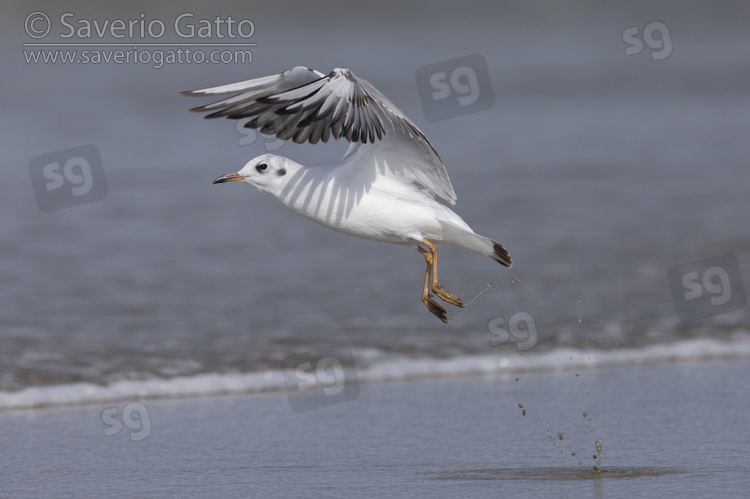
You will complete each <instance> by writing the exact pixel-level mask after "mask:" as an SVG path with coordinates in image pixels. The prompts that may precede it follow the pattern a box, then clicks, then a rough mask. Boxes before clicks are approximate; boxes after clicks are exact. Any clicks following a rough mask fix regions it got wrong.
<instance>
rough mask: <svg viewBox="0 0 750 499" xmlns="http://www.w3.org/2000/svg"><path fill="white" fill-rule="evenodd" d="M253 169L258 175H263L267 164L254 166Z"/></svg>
mask: <svg viewBox="0 0 750 499" xmlns="http://www.w3.org/2000/svg"><path fill="white" fill-rule="evenodd" d="M255 169H256V170H258V172H259V173H263V172H264V171H266V170H268V164H267V163H260V164H258V165H256V166H255Z"/></svg>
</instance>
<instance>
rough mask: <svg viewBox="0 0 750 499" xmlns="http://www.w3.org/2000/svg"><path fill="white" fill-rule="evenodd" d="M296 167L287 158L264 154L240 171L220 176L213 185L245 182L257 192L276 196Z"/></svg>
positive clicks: (249, 162)
mask: <svg viewBox="0 0 750 499" xmlns="http://www.w3.org/2000/svg"><path fill="white" fill-rule="evenodd" d="M297 167H298V165H297V164H296V163H294V162H292V161H291V160H289V159H287V158H284V157H281V156H276V155H275V154H264V155H262V156H258V157H257V158H255V159H251V160H250V161H248V162H247V164H246V165H245V166H244V167H242V169H241V170H240V171H238V172H236V173H228V174H226V175H222V176H221V177H219V178H217V179H216V180H214V181H213V183H214V184H222V183H224V182H245V183H246V184H250V185H253V186H255V187H256V188H257V189H258V190H261V191H264V192H269V193H271V194H273V195H277V194H278V193H280V192H281V189H283V187H284V185H286V183H287V179H288V178H289V176H290V174H291V173H292V170H295V171H296V169H297Z"/></svg>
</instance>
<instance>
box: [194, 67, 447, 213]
mask: <svg viewBox="0 0 750 499" xmlns="http://www.w3.org/2000/svg"><path fill="white" fill-rule="evenodd" d="M181 94H182V95H188V96H212V95H218V96H225V95H230V94H231V97H229V98H225V99H222V100H220V101H218V102H215V103H213V104H208V105H205V106H200V107H196V108H194V109H191V111H197V112H210V114H208V115H207V116H206V118H220V117H226V118H231V119H243V118H251V119H250V120H249V121H248V122H247V123H246V124H245V126H246V127H248V128H255V129H258V130H259V131H260V132H261V133H264V134H266V135H275V136H276V137H278V138H280V139H282V140H290V139H291V140H293V141H294V142H296V143H298V144H302V143H304V142H309V143H311V144H315V143H317V142H318V141H321V140H322V141H323V142H327V141H328V139H329V138H330V137H333V138H334V139H339V138H344V139H346V140H348V141H349V142H351V143H352V147H351V148H350V149H349V151H347V154H346V155H345V160H346V159H347V158H352V157H354V156H356V155H357V151H358V149H359V148H360V147H361V146H362V145H367V147H365V149H368V150H369V151H368V155H371V154H375V153H376V152H377V149H376V148H379V147H381V146H385V149H392V148H393V147H394V146H395V145H397V146H398V148H399V149H400V150H401V151H402V152H403V155H404V156H406V157H408V158H409V160H408V161H407V162H406V163H405V164H399V165H397V164H392V165H389V168H388V171H389V173H390V174H391V175H394V176H398V177H400V178H404V179H406V180H409V181H414V182H418V183H419V184H421V185H422V186H423V187H425V188H426V189H428V190H429V191H431V192H433V193H434V194H436V195H438V196H440V197H442V198H443V199H445V200H446V201H448V202H450V203H451V204H454V203H455V201H456V194H455V192H454V191H453V186H452V185H451V182H450V179H449V178H448V173H447V172H446V170H445V165H443V162H442V160H441V159H440V156H438V153H437V151H436V150H435V148H434V147H433V146H432V144H430V141H429V140H427V137H425V136H424V134H423V133H422V132H421V131H420V130H419V128H417V126H416V125H415V124H414V123H412V122H411V120H409V118H407V117H406V116H405V115H404V114H403V113H402V112H401V111H399V110H398V108H396V106H395V105H393V103H392V102H391V101H390V100H388V98H387V97H385V96H384V95H383V94H381V93H380V92H379V91H378V90H377V89H376V88H375V87H374V86H372V84H370V83H369V82H368V81H366V80H364V79H362V78H359V77H358V76H356V75H355V74H354V73H352V72H351V71H349V70H348V69H346V68H336V69H334V70H333V71H331V72H330V73H329V74H328V75H324V74H323V73H320V72H318V71H315V70H312V69H309V68H305V67H302V66H297V67H295V68H292V69H289V70H287V71H284V72H283V73H281V74H278V75H272V76H266V77H263V78H257V79H254V80H248V81H244V82H240V83H233V84H229V85H223V86H220V87H214V88H207V89H203V90H193V91H188V92H181ZM388 146H390V147H388ZM360 152H364V151H360ZM345 163H346V164H347V165H353V164H355V163H354V162H352V161H349V162H345ZM342 166H343V164H342ZM347 167H348V166H347Z"/></svg>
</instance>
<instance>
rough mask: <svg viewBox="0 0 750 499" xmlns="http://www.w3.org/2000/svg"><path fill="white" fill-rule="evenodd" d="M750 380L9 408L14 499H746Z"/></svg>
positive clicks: (733, 371)
mask: <svg viewBox="0 0 750 499" xmlns="http://www.w3.org/2000/svg"><path fill="white" fill-rule="evenodd" d="M749 375H750V366H749V365H748V363H747V361H746V360H738V361H722V362H704V363H673V364H660V365H650V366H643V367H635V368H632V367H631V368H617V369H596V370H579V371H563V372H558V373H535V374H514V375H512V376H497V377H463V378H454V379H439V380H424V381H413V382H401V383H388V382H384V383H362V384H361V386H360V393H359V394H358V396H356V397H355V398H353V399H351V400H348V401H345V402H342V403H337V404H333V405H329V406H325V407H321V408H317V409H314V410H306V411H304V412H295V411H294V410H292V407H291V406H290V403H289V400H288V398H287V394H285V393H283V392H282V393H271V394H253V395H246V396H223V397H222V396H218V397H204V398H189V399H176V400H156V399H153V400H148V399H146V400H141V401H123V402H121V403H119V404H117V403H108V404H100V405H87V406H77V407H62V408H48V409H35V410H10V411H3V412H0V425H2V428H3V432H2V436H0V443H1V446H2V449H3V452H2V456H3V457H2V461H3V462H2V466H1V467H0V469H2V480H0V484H1V485H0V495H2V496H5V497H29V496H32V495H33V496H36V497H61V496H65V495H66V494H69V495H71V496H76V497H95V496H98V497H101V496H104V495H107V496H111V497H122V496H138V497H165V496H180V497H208V496H214V497H290V496H301V495H304V496H308V497H320V496H326V497H371V496H376V495H389V496H397V497H477V496H497V495H502V496H518V495H523V496H525V497H541V496H547V495H554V496H559V497H572V496H573V495H575V496H576V497H654V496H657V495H667V496H671V497H674V496H678V495H679V496H681V497H705V496H709V495H714V494H716V493H717V492H719V491H721V494H722V496H723V497H744V496H745V495H746V493H747V491H748V490H749V487H750V460H749V459H748V457H747V456H748V452H747V450H748V448H749V446H750V434H748V432H747V431H746V430H747V422H748V419H747V414H748V408H750V402H749V400H750V397H748V395H750V394H749V393H748V380H750V376H749ZM521 406H522V407H521ZM524 411H525V414H523V412H524ZM597 442H598V443H597ZM595 467H598V471H597V470H596V469H595Z"/></svg>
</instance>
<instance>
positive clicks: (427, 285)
mask: <svg viewBox="0 0 750 499" xmlns="http://www.w3.org/2000/svg"><path fill="white" fill-rule="evenodd" d="M422 243H423V244H424V245H425V246H427V248H428V249H429V251H428V250H426V249H424V248H422V247H421V246H417V251H419V252H420V253H421V254H422V256H423V257H424V259H425V261H426V262H427V270H426V271H425V276H424V287H423V288H422V303H424V304H425V306H426V307H427V310H429V311H430V312H432V313H433V314H434V315H435V316H436V317H437V318H438V319H440V320H441V321H443V322H448V318H447V317H446V312H445V309H444V308H443V307H441V306H440V305H439V304H438V303H437V302H436V301H435V300H433V299H432V295H431V294H430V290H432V292H433V293H435V294H436V295H437V296H438V297H439V298H440V299H442V300H443V301H445V302H447V303H450V304H451V305H455V306H457V307H463V303H461V299H460V298H459V297H457V296H456V295H454V294H452V293H449V292H447V291H445V290H444V289H443V286H442V285H441V284H440V283H439V282H438V278H437V263H438V252H437V246H435V245H434V244H432V243H431V242H429V241H428V240H427V239H422Z"/></svg>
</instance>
